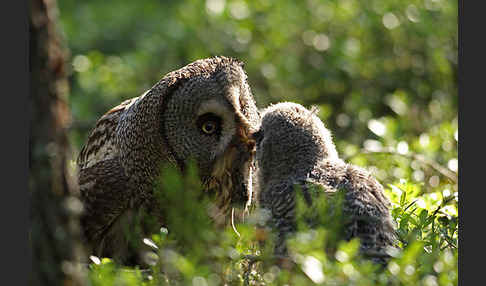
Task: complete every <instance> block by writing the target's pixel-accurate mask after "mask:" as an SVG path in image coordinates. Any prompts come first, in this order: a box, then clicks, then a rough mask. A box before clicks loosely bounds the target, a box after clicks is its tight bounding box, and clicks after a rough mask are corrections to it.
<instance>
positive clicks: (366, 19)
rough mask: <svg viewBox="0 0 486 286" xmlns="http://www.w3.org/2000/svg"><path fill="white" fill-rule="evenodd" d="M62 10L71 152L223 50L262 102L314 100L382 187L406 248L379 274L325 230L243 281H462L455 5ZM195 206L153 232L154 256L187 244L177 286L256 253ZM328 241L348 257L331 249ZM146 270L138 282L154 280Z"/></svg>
mask: <svg viewBox="0 0 486 286" xmlns="http://www.w3.org/2000/svg"><path fill="white" fill-rule="evenodd" d="M59 8H60V19H61V26H62V30H63V31H64V33H65V36H66V39H67V43H68V46H69V48H70V50H71V53H72V66H71V67H72V70H71V76H70V85H71V92H70V97H69V99H70V106H71V110H72V114H73V124H72V127H71V130H70V139H71V142H72V144H73V145H74V147H75V152H76V150H79V148H80V147H81V145H82V144H83V142H84V140H85V139H86V138H87V133H88V132H89V130H90V129H91V128H92V127H93V125H94V122H95V121H96V120H97V119H98V118H99V117H100V116H101V115H102V114H103V113H104V112H105V111H107V110H108V109H109V108H111V107H113V106H114V105H116V104H118V103H119V102H121V101H122V100H124V99H127V98H131V97H134V96H138V95H140V94H142V93H143V92H144V91H145V90H147V89H149V88H150V87H151V86H152V85H153V84H155V83H156V82H157V81H158V80H159V79H160V78H161V77H162V76H163V75H164V74H166V73H167V72H169V71H172V70H174V69H177V68H180V67H182V66H184V65H186V64H188V63H189V62H191V61H194V60H196V59H200V58H204V57H209V56H212V55H226V56H233V57H237V58H239V59H241V60H242V61H244V62H245V69H246V70H247V73H248V79H249V83H250V85H251V87H252V90H253V93H254V95H255V98H256V101H257V105H258V106H259V107H265V106H267V105H268V104H270V103H276V102H279V101H284V100H290V101H295V102H298V103H301V104H303V105H304V106H307V107H308V106H310V105H316V106H318V107H319V108H320V113H319V116H320V117H321V119H322V120H323V121H324V123H325V125H326V126H327V127H329V129H330V130H331V131H332V132H333V135H334V140H335V142H336V145H337V148H338V151H339V153H340V154H341V156H342V157H343V158H345V159H346V160H347V161H348V162H351V163H354V164H356V165H359V166H364V167H366V168H367V169H368V170H370V171H371V172H372V173H373V175H375V176H376V177H377V178H378V180H379V181H380V182H381V183H382V184H383V185H384V186H385V187H386V188H387V194H388V196H389V197H390V199H391V200H392V202H393V204H394V206H393V216H394V218H395V219H396V221H397V225H398V231H399V233H400V237H401V241H402V242H401V243H402V247H403V248H404V251H403V253H402V254H401V255H400V256H399V257H397V258H395V259H394V260H393V262H392V263H390V264H389V265H388V267H387V268H386V269H385V270H384V271H379V270H377V269H375V267H373V266H372V265H370V264H369V263H367V262H366V261H363V260H361V259H359V258H355V256H354V255H355V252H353V251H354V250H353V249H354V247H355V246H353V242H350V243H341V242H339V241H337V240H336V239H335V238H331V236H332V235H331V234H330V233H332V232H329V229H328V228H325V227H324V228H323V229H316V230H312V231H306V230H303V232H302V233H303V234H302V235H297V236H296V237H306V236H307V237H309V236H311V237H318V238H319V239H315V240H312V243H305V244H304V243H298V240H297V243H296V244H295V251H296V252H297V253H300V255H301V256H299V257H301V258H302V259H300V258H299V259H297V260H296V263H297V265H298V267H297V268H296V269H293V270H290V271H286V270H282V269H277V268H275V266H274V265H272V264H271V263H270V264H269V266H268V268H265V267H264V265H266V264H265V263H260V265H259V266H258V267H259V268H258V267H257V268H258V269H257V268H255V269H253V272H252V271H250V272H249V273H250V274H248V275H249V277H250V278H251V280H252V281H254V282H255V283H256V281H260V282H262V283H265V284H267V285H272V283H273V284H276V285H279V284H284V281H287V282H290V283H291V284H294V285H295V284H300V283H299V281H305V282H303V284H306V283H310V282H311V281H312V279H310V277H309V275H308V273H307V274H306V272H305V271H304V270H302V269H305V265H307V264H309V265H321V266H322V267H321V266H320V267H321V268H322V271H323V273H324V275H325V276H324V279H325V280H324V281H325V283H326V284H330V285H332V284H335V285H342V284H349V285H361V284H363V285H369V284H371V283H376V284H378V285H385V284H387V283H390V285H398V284H407V285H409V284H411V283H418V284H421V285H449V284H452V285H455V284H457V235H458V233H457V229H458V227H457V217H458V213H457V204H458V187H457V186H458V185H457V173H458V154H457V144H458V124H457V41H458V39H457V36H458V35H457V1H452V0H421V1H419V0H407V1H400V0H387V1H381V0H369V1H358V0H327V1H319V0H306V1H288V0H284V1H275V0H254V1H249V0H246V1H245V0H206V1H154V0H138V1H115V0H105V1H95V0H85V1H74V0H63V1H59ZM172 177H173V178H172ZM171 178H172V179H170V180H171V181H170V182H172V183H170V184H173V188H175V189H176V190H181V189H184V188H186V187H185V185H184V184H186V183H183V182H179V183H177V180H176V178H177V174H173V176H171ZM171 186H172V185H171ZM169 187H170V186H165V187H164V189H170V188H169ZM187 188H190V187H187ZM191 188H192V187H191ZM194 188H195V187H194ZM165 199H170V198H165ZM189 201H190V200H189ZM177 206H179V204H177ZM201 209H202V208H201ZM180 210H181V211H182V210H186V215H188V214H189V213H191V211H194V210H196V208H195V207H194V206H187V209H186V207H184V206H183V205H181V206H180ZM189 210H191V211H189ZM193 215H194V216H193ZM193 215H188V217H187V218H192V219H193V222H192V223H191V224H189V225H190V226H191V227H194V228H193V229H192V232H191V228H189V229H188V230H185V231H183V230H181V233H182V234H180V235H182V237H180V236H178V235H176V233H179V232H178V231H175V230H170V231H169V235H165V234H157V235H158V236H157V235H156V236H155V237H152V240H154V241H155V242H156V244H158V245H159V250H160V252H163V251H162V250H163V249H165V248H167V247H169V242H168V241H172V240H173V241H175V238H176V237H177V239H183V238H184V237H187V243H190V244H191V245H193V243H194V247H193V248H191V249H190V250H188V249H186V250H184V251H181V250H180V249H179V250H177V249H172V247H173V246H171V248H170V249H172V251H174V252H173V253H175V254H174V255H176V256H174V257H177V259H176V260H177V261H179V262H178V263H180V264H181V265H185V266H180V267H182V268H183V269H185V270H181V269H179V268H177V267H176V270H177V271H176V272H180V273H181V279H182V281H184V283H183V284H187V283H189V284H190V283H192V284H196V285H206V284H208V285H213V284H215V285H217V284H218V283H219V282H217V281H229V282H228V283H229V284H237V285H238V283H240V284H241V283H242V281H243V280H244V277H243V276H244V274H245V273H247V272H245V269H244V268H245V267H247V266H248V265H249V262H248V261H249V260H248V259H242V258H241V255H247V254H251V255H254V256H258V257H260V256H261V255H263V253H258V251H262V250H257V249H258V247H257V245H256V244H255V240H254V239H253V236H254V235H257V236H258V233H255V230H254V228H253V226H252V224H251V223H249V222H247V223H246V224H242V225H237V228H238V231H239V232H240V234H241V237H240V238H238V237H237V236H235V234H234V233H233V232H232V230H231V229H227V230H225V231H224V232H221V231H214V230H211V227H210V226H209V225H208V224H207V223H206V222H205V221H204V219H202V218H201V217H202V216H203V213H200V212H195V213H194V214H193ZM182 217H185V216H184V215H183V216H182ZM194 222H197V223H194ZM177 225H181V223H177ZM326 229H327V232H326ZM205 230H206V231H205ZM213 232H214V233H215V234H210V233H213ZM190 233H192V236H191V235H189V234H190ZM203 233H206V234H204V235H203ZM306 233H307V234H306ZM195 235H197V236H201V237H200V238H201V239H202V241H200V242H197V241H194V239H195V238H197V237H196V236H195ZM171 236H173V237H172V238H173V239H172V238H169V237H171ZM206 236H207V237H206ZM157 237H159V238H157ZM171 239H172V240H171ZM184 239H185V238H184ZM199 243H201V244H199ZM324 244H326V245H327V244H335V245H339V250H336V254H337V253H341V254H342V253H345V254H346V255H340V256H339V257H341V258H342V259H341V258H340V259H338V258H337V257H335V256H336V255H334V256H329V255H327V254H326V253H324V252H322V246H323V245H324ZM319 249H321V250H319ZM192 251H194V252H192ZM263 252H264V251H263ZM169 253H172V252H169ZM217 253H219V254H217ZM218 255H219V256H218ZM158 257H160V259H159V262H157V263H158V264H157V265H159V266H160V265H162V264H163V263H162V262H161V261H164V259H162V257H164V256H163V255H162V254H160V253H159V255H158ZM312 257H314V258H316V259H317V260H318V261H319V263H320V264H319V263H317V262H316V260H314V259H313V258H312ZM343 257H347V258H346V259H344V258H343ZM341 260H342V261H341ZM181 261H183V262H181ZM207 261H209V263H206V262H207ZM169 264H170V263H169ZM257 264H258V263H255V264H253V267H256V266H255V265H257ZM177 265H179V264H177ZM92 267H93V270H92V272H91V274H92V278H93V282H94V284H97V282H96V281H97V280H96V279H97V278H96V279H95V277H98V276H100V275H101V276H100V277H105V278H106V279H108V280H109V279H115V278H114V277H118V276H117V275H111V274H110V275H109V274H108V273H118V272H119V271H118V266H114V265H113V264H112V263H111V262H107V263H105V264H102V265H93V266H92ZM110 267H111V268H110ZM154 267H155V266H154ZM178 267H179V266H178ZM309 267H311V266H309ZM311 268H312V267H311ZM299 269H300V270H299ZM103 271H105V272H103ZM103 273H104V274H103ZM120 273H125V274H123V275H125V276H126V279H125V278H123V279H122V278H117V279H121V280H122V281H125V283H127V284H128V285H130V283H129V281H141V280H140V279H142V278H143V279H146V277H145V276H144V275H143V273H144V272H141V273H139V274H136V273H135V272H133V271H131V270H130V271H128V272H127V271H125V272H120ZM97 275H98V276H97ZM125 276H124V277H125ZM152 276H153V277H152V278H153V279H152V280H148V281H146V282H144V283H146V285H153V284H154V283H156V282H153V281H158V282H161V283H162V281H161V280H157V279H158V278H156V277H157V275H152ZM108 277H111V278H108ZM198 277H199V278H198ZM216 277H218V278H216ZM228 277H230V278H228ZM105 278H103V279H105ZM250 278H249V279H250ZM100 279H101V278H100ZM203 279H204V280H203ZM108 280H103V283H108ZM215 281H216V282H215ZM158 282H157V283H158ZM113 283H115V284H116V285H119V284H120V283H119V282H113ZM103 285H104V284H103ZM108 285H110V284H109V283H108Z"/></svg>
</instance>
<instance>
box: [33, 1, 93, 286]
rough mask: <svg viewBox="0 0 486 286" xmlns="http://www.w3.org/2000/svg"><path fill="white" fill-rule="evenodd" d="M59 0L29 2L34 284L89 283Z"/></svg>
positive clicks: (66, 55)
mask: <svg viewBox="0 0 486 286" xmlns="http://www.w3.org/2000/svg"><path fill="white" fill-rule="evenodd" d="M57 12H58V11H57V4H56V1H55V0H30V1H29V13H30V14H29V29H30V42H29V48H30V58H29V66H30V89H31V90H30V98H29V104H30V106H29V107H30V115H31V119H30V142H29V172H30V174H29V175H30V176H29V194H30V202H31V213H30V218H31V229H30V237H29V238H30V243H31V249H32V263H33V265H32V270H33V273H32V275H31V277H30V280H31V281H30V282H31V285H32V284H35V285H84V284H85V283H84V282H83V281H85V276H84V275H85V274H84V271H83V270H82V267H81V266H80V264H79V262H80V261H81V257H82V254H83V249H82V246H81V243H80V241H81V240H80V238H81V237H80V234H81V232H80V228H79V222H78V221H79V215H80V213H81V211H82V204H81V203H80V201H79V200H78V199H77V186H76V183H75V181H74V180H72V179H71V175H70V172H69V169H68V160H69V154H70V152H69V150H70V149H69V143H68V139H67V134H66V130H67V127H68V125H69V124H70V117H71V114H70V111H69V107H68V104H67V95H68V92H69V90H68V89H69V87H68V81H67V72H66V59H67V58H68V53H67V49H66V48H65V47H64V46H63V45H62V38H61V37H60V35H59V33H58V30H57V29H58V27H57Z"/></svg>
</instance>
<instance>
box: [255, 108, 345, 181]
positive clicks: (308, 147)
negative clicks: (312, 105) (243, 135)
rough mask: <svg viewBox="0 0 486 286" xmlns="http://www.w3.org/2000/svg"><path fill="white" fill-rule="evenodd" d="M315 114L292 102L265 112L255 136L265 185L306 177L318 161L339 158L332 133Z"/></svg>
mask: <svg viewBox="0 0 486 286" xmlns="http://www.w3.org/2000/svg"><path fill="white" fill-rule="evenodd" d="M315 113H316V111H315V110H308V109H306V108H305V107H303V106H302V105H300V104H297V103H292V102H283V103H278V104H274V105H271V106H269V107H267V108H266V109H264V110H263V111H262V113H261V115H262V124H261V128H260V130H259V131H258V133H256V134H255V138H256V140H257V144H258V146H257V162H258V165H259V166H260V169H261V177H260V180H262V183H263V182H268V181H270V180H276V179H278V178H289V177H299V176H302V175H304V176H305V174H307V173H308V172H310V171H311V170H312V168H313V167H314V165H315V164H316V162H317V160H319V159H321V158H329V159H332V158H336V159H337V158H338V154H337V151H336V148H335V146H334V143H333V142H332V137H331V133H330V132H329V130H327V129H326V128H325V126H324V124H323V123H322V121H321V120H320V119H319V118H318V117H317V115H316V114H315Z"/></svg>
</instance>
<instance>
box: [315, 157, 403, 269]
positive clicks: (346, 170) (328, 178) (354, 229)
mask: <svg viewBox="0 0 486 286" xmlns="http://www.w3.org/2000/svg"><path fill="white" fill-rule="evenodd" d="M316 170H317V172H316V174H319V175H320V176H316V175H315V176H314V180H313V181H314V182H316V181H318V182H319V183H320V184H322V185H324V186H328V187H332V188H335V189H336V190H337V191H339V192H341V191H342V192H344V196H343V198H344V202H343V214H344V215H346V217H347V218H348V220H347V221H346V224H345V225H344V230H345V235H346V239H348V240H349V239H353V238H359V239H360V241H361V248H360V249H361V252H362V253H363V254H364V255H366V256H370V257H372V259H373V260H376V261H377V262H384V261H385V260H383V258H386V257H388V256H389V255H388V250H389V248H394V247H396V242H397V239H396V232H395V228H394V224H393V221H392V217H391V215H390V210H389V208H390V206H391V204H390V201H389V200H388V198H387V197H386V196H385V194H384V190H383V186H382V185H381V184H380V183H379V182H378V181H377V180H376V179H375V178H374V177H373V176H372V175H371V174H370V173H369V172H368V171H366V170H364V169H362V168H360V167H358V166H354V165H351V164H346V163H344V162H342V161H337V162H336V161H327V160H324V161H323V162H321V164H319V166H318V167H317V168H316ZM375 258H376V259H375Z"/></svg>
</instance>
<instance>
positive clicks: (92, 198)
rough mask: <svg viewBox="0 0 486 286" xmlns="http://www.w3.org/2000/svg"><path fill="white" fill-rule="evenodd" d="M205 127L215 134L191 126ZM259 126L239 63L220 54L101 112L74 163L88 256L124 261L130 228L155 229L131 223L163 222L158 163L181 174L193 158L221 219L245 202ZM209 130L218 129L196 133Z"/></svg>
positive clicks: (248, 196)
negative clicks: (90, 250) (157, 186)
mask: <svg viewBox="0 0 486 286" xmlns="http://www.w3.org/2000/svg"><path fill="white" fill-rule="evenodd" d="M205 118H209V119H205ZM201 122H202V123H201ZM207 122H209V123H210V124H209V125H208V126H213V127H214V128H215V129H211V130H209V129H207V128H203V129H201V126H200V125H198V124H206V123H207ZM259 122H260V117H259V113H258V110H257V108H256V106H255V102H254V100H253V95H252V94H251V90H250V88H249V86H248V83H247V77H246V73H245V72H244V70H243V64H242V63H241V62H240V61H238V60H236V59H232V58H226V57H213V58H208V59H203V60H198V61H195V62H193V63H190V64H188V65H187V66H185V67H183V68H180V69H178V70H175V71H173V72H170V73H168V74H166V75H165V76H164V77H163V78H162V79H161V80H160V81H159V82H158V83H156V84H155V85H154V86H153V87H152V88H151V89H149V90H148V91H147V92H145V93H144V94H143V95H141V96H139V97H135V98H132V99H129V100H126V101H124V102H122V103H121V104H120V105H118V106H116V107H114V108H112V109H111V110H110V111H108V112H107V113H106V114H104V115H103V116H102V117H101V118H100V119H99V120H98V121H97V123H96V125H95V127H94V129H93V130H92V132H91V133H90V135H89V137H88V139H87V142H86V144H85V145H84V146H83V148H82V150H81V152H80V154H79V157H78V160H77V164H78V167H79V185H80V191H81V196H82V199H83V203H84V205H85V209H86V211H85V214H84V216H83V218H82V225H83V228H84V231H85V234H86V238H87V241H88V242H89V243H90V244H91V246H92V247H93V252H94V253H95V254H96V255H101V256H108V257H114V258H116V259H117V260H119V261H122V262H124V261H127V260H130V259H132V258H130V257H132V256H133V253H135V252H136V251H134V250H132V247H131V244H132V243H131V240H135V241H136V243H135V246H134V247H135V248H136V246H137V245H138V244H140V242H141V236H140V235H138V236H137V235H135V234H134V231H132V230H133V229H134V227H138V228H141V229H142V231H141V233H143V234H149V233H151V232H152V231H154V230H155V229H154V228H153V227H152V226H149V225H145V224H144V222H143V221H137V218H139V217H140V216H144V215H148V216H149V217H150V218H151V219H152V220H154V219H155V220H156V222H157V223H156V224H155V225H156V226H158V227H160V226H161V225H164V224H165V223H166V222H165V218H164V212H165V211H166V208H167V207H168V206H163V205H161V204H160V203H159V202H157V200H156V199H155V197H154V194H153V187H154V182H155V180H156V179H157V178H158V177H159V176H160V170H161V165H162V164H170V165H172V166H174V167H175V168H177V169H179V170H180V171H184V170H185V165H186V164H187V162H188V161H189V160H192V159H194V160H195V161H196V163H197V165H198V167H199V171H200V177H201V179H202V181H203V184H204V186H206V189H207V191H210V190H211V191H212V192H213V193H215V197H216V205H217V209H218V210H219V211H218V213H219V216H222V217H223V218H224V219H223V221H227V217H228V214H229V211H230V209H231V206H233V205H235V204H236V205H241V204H243V205H244V204H248V201H249V200H251V197H252V195H251V186H250V184H249V183H248V182H249V176H250V175H251V170H250V166H251V161H252V157H253V153H254V150H253V149H254V142H253V141H252V140H251V139H250V137H251V136H250V135H251V133H252V132H254V131H255V130H257V129H258V127H259ZM216 128H217V130H216ZM208 130H209V131H218V132H212V133H204V132H203V131H208ZM127 225H128V227H127ZM169 228H170V226H169ZM131 236H134V238H133V239H132V238H131Z"/></svg>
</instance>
